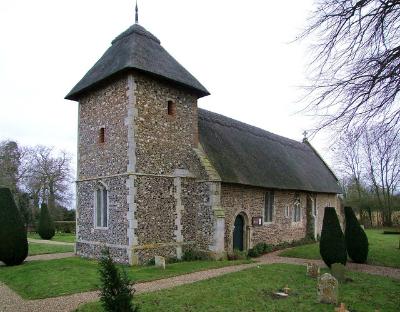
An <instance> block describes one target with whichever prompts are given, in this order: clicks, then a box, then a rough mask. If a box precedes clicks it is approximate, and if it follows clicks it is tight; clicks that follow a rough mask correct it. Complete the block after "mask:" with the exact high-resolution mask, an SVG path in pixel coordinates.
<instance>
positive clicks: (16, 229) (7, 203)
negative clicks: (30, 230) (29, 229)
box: [0, 187, 28, 265]
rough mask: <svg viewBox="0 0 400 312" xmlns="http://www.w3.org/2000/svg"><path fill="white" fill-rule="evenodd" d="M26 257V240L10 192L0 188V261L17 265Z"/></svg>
mask: <svg viewBox="0 0 400 312" xmlns="http://www.w3.org/2000/svg"><path fill="white" fill-rule="evenodd" d="M27 256H28V240H27V237H26V230H25V226H24V224H23V222H22V218H21V214H20V213H19V211H18V208H17V206H16V204H15V202H14V198H13V197H12V194H11V191H10V190H9V189H8V188H4V187H0V261H2V262H4V263H5V264H6V265H18V264H21V263H22V262H24V260H25V258H26V257H27Z"/></svg>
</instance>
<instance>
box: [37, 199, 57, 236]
mask: <svg viewBox="0 0 400 312" xmlns="http://www.w3.org/2000/svg"><path fill="white" fill-rule="evenodd" d="M38 233H39V235H40V237H41V238H42V239H52V237H53V236H54V234H55V233H56V230H55V226H54V222H53V219H52V218H51V216H50V213H49V209H48V208H47V205H46V204H45V203H43V204H42V206H41V207H40V217H39V226H38Z"/></svg>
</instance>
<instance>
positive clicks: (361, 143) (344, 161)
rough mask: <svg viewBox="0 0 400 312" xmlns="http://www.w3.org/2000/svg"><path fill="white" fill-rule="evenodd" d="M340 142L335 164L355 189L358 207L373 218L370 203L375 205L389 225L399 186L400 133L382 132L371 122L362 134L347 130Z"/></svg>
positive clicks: (385, 223) (345, 179) (350, 187)
mask: <svg viewBox="0 0 400 312" xmlns="http://www.w3.org/2000/svg"><path fill="white" fill-rule="evenodd" d="M337 146H338V147H337V149H336V150H335V154H336V156H337V161H336V166H337V168H338V169H339V172H340V173H341V174H342V176H343V180H344V181H346V182H347V187H348V189H353V190H354V188H355V189H356V193H357V200H356V202H357V205H358V207H357V208H359V209H360V212H361V213H362V212H363V211H365V212H366V213H368V217H369V219H370V222H372V211H371V209H372V207H371V206H376V208H377V209H378V210H379V211H380V212H381V214H382V217H383V224H384V225H387V226H390V225H391V224H392V212H393V210H394V209H395V203H394V199H395V197H396V196H395V194H396V192H397V191H398V190H399V187H400V134H399V133H398V132H397V131H394V130H390V131H386V132H384V133H382V132H381V129H380V127H379V126H370V127H367V128H366V129H364V133H363V134H362V135H361V136H358V135H356V134H354V133H353V132H351V131H349V132H345V133H344V134H342V135H341V137H340V138H339V141H338V144H337ZM350 195H352V197H353V199H354V195H353V194H350Z"/></svg>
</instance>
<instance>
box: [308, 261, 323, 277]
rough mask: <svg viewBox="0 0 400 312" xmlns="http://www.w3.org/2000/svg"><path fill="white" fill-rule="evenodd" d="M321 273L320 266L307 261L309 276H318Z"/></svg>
mask: <svg viewBox="0 0 400 312" xmlns="http://www.w3.org/2000/svg"><path fill="white" fill-rule="evenodd" d="M319 274H320V271H319V266H318V265H317V264H315V263H307V276H309V277H312V278H318V277H319Z"/></svg>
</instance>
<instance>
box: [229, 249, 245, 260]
mask: <svg viewBox="0 0 400 312" xmlns="http://www.w3.org/2000/svg"><path fill="white" fill-rule="evenodd" d="M227 258H228V260H229V261H232V260H244V259H247V253H246V252H245V251H240V250H237V249H234V250H233V252H228V254H227Z"/></svg>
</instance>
